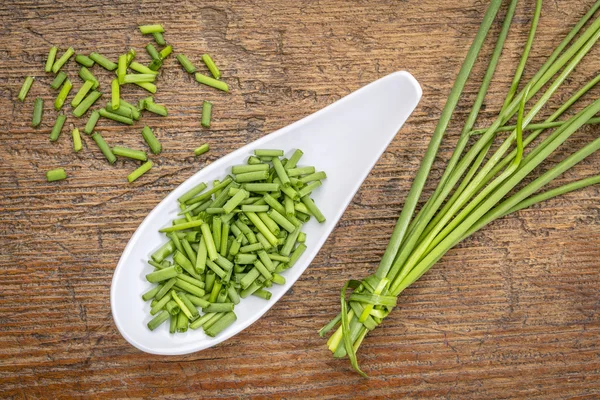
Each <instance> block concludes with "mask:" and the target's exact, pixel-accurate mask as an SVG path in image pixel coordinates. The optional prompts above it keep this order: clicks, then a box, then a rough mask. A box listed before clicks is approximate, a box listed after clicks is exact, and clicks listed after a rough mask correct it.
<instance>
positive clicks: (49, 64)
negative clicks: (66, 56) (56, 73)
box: [44, 46, 58, 72]
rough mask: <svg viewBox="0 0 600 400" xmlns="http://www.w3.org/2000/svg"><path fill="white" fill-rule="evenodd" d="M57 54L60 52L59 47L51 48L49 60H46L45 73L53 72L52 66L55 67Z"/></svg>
mask: <svg viewBox="0 0 600 400" xmlns="http://www.w3.org/2000/svg"><path fill="white" fill-rule="evenodd" d="M57 52H58V47H56V46H52V47H50V51H49V52H48V58H47V59H46V66H45V67H44V71H46V72H52V66H53V65H54V60H55V59H56V53H57Z"/></svg>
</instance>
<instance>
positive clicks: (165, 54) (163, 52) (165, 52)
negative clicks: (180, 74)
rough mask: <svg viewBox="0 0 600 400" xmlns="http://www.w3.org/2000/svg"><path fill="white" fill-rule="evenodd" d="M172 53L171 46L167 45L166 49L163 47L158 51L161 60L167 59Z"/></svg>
mask: <svg viewBox="0 0 600 400" xmlns="http://www.w3.org/2000/svg"><path fill="white" fill-rule="evenodd" d="M172 52H173V46H171V45H169V46H167V47H165V48H164V49H162V50H161V51H160V53H158V55H159V56H160V59H161V60H164V59H165V58H167V57H168V56H169V55H170V54H171V53H172Z"/></svg>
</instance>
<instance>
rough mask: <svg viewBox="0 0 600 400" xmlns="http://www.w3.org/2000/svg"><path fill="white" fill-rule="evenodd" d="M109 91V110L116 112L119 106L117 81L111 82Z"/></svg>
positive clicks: (119, 97) (119, 94)
mask: <svg viewBox="0 0 600 400" xmlns="http://www.w3.org/2000/svg"><path fill="white" fill-rule="evenodd" d="M111 89H112V90H111V109H112V110H116V109H118V108H119V107H120V106H121V92H120V86H119V80H118V79H113V80H112V83H111Z"/></svg>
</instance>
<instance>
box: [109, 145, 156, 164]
mask: <svg viewBox="0 0 600 400" xmlns="http://www.w3.org/2000/svg"><path fill="white" fill-rule="evenodd" d="M112 152H113V153H114V155H115V156H119V157H127V158H131V159H132V160H139V161H147V160H148V156H147V155H146V152H145V151H142V150H133V149H130V148H128V147H122V146H113V148H112Z"/></svg>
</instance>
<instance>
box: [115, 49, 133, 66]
mask: <svg viewBox="0 0 600 400" xmlns="http://www.w3.org/2000/svg"><path fill="white" fill-rule="evenodd" d="M134 59H135V50H134V49H129V51H128V52H127V54H126V57H125V63H126V64H127V66H130V65H131V63H132V62H133V60H134ZM117 68H119V67H118V66H117Z"/></svg>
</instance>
